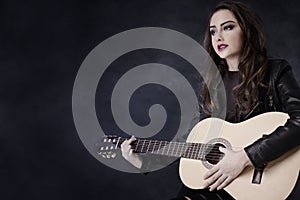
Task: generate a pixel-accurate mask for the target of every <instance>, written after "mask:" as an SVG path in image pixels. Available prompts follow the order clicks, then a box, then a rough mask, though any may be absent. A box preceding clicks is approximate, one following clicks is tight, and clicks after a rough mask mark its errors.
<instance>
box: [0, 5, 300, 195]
mask: <svg viewBox="0 0 300 200" xmlns="http://www.w3.org/2000/svg"><path fill="white" fill-rule="evenodd" d="M217 2H218V1H200V0H162V1H145V0H140V1H138V0H134V1H121V0H107V1H104V0H101V1H26V2H25V1H24V2H23V1H19V2H18V1H8V0H6V1H1V2H0V16H1V17H0V24H1V27H0V30H1V31H0V34H1V37H0V70H1V71H0V86H1V87H0V185H1V187H0V198H1V199H19V198H22V199H170V198H172V197H174V196H176V193H177V192H178V190H179V189H180V186H181V183H180V180H179V176H178V171H177V167H178V166H177V164H174V165H172V166H169V167H166V168H164V169H162V170H160V171H156V172H153V173H150V174H148V175H146V176H145V175H143V174H128V173H124V172H120V171H117V170H114V169H111V168H108V167H106V166H105V165H103V164H101V163H100V162H99V161H97V160H96V159H95V158H94V157H92V156H91V155H90V154H89V153H88V151H87V150H86V149H85V147H84V146H83V144H82V143H81V141H80V139H79V137H78V134H77V132H76V128H75V125H74V122H73V117H72V89H73V83H74V80H75V77H76V73H77V71H78V69H79V67H80V65H81V63H82V61H83V60H84V58H85V57H86V56H87V54H88V53H89V52H90V51H91V50H92V49H93V48H94V47H95V46H97V45H98V44H99V43H101V42H102V41H103V40H105V39H107V38H108V37H110V36H113V35H114V34H117V33H119V32H122V31H125V30H128V29H132V28H138V27H148V26H155V27H165V28H170V29H174V30H177V31H180V32H182V33H184V34H186V35H188V36H190V37H192V38H193V39H195V40H196V41H198V42H199V43H201V44H202V40H203V33H204V29H205V26H206V20H207V16H208V13H209V11H210V10H211V9H212V8H213V7H214V6H215V5H216V3H217ZM243 2H245V3H247V4H248V5H249V6H250V7H251V8H252V9H253V10H255V11H256V12H257V13H258V14H259V16H260V17H261V18H262V20H263V22H264V25H265V31H266V33H267V39H268V47H269V49H270V54H271V55H273V56H277V57H283V58H285V59H286V60H288V61H289V62H290V64H291V65H292V66H293V69H294V73H295V76H296V78H297V79H298V81H300V68H299V67H300V66H299V65H300V64H299V61H300V57H299V52H298V48H299V47H300V37H299V32H300V29H299V27H300V23H299V17H300V3H299V1H297V0H285V1H271V0H267V1H243ZM279 181H280V180H279ZM298 188H299V187H298ZM297 193H298V198H299V196H300V195H299V190H298V191H297ZM294 199H296V194H295V195H294Z"/></svg>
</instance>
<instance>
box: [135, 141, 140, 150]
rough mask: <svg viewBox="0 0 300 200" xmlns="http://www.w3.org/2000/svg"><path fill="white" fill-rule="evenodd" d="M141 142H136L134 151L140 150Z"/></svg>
mask: <svg viewBox="0 0 300 200" xmlns="http://www.w3.org/2000/svg"><path fill="white" fill-rule="evenodd" d="M139 142H140V140H137V142H136V144H135V148H134V151H135V152H138V146H139Z"/></svg>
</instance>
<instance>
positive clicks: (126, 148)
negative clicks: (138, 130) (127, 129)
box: [121, 136, 142, 169]
mask: <svg viewBox="0 0 300 200" xmlns="http://www.w3.org/2000/svg"><path fill="white" fill-rule="evenodd" d="M135 140H136V138H135V137H134V136H131V138H130V139H128V140H125V141H124V142H123V143H122V144H121V152H122V156H123V157H124V158H125V159H126V160H127V161H128V162H130V163H131V164H132V165H133V166H135V167H137V168H139V169H140V168H141V167H142V159H141V158H140V156H139V155H138V154H136V153H133V149H132V146H131V145H130V144H131V142H133V141H135Z"/></svg>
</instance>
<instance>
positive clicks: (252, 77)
mask: <svg viewBox="0 0 300 200" xmlns="http://www.w3.org/2000/svg"><path fill="white" fill-rule="evenodd" d="M223 9H226V10H229V11H231V13H232V14H233V15H234V16H235V18H236V19H237V21H238V23H239V26H240V27H241V30H242V34H243V47H242V52H241V56H240V60H239V66H238V69H239V73H240V77H241V80H240V82H239V84H238V85H237V86H236V87H235V88H234V89H233V96H234V99H235V101H236V102H235V103H236V105H237V107H238V110H239V112H240V113H241V114H246V113H248V112H249V111H250V110H251V109H252V108H253V107H254V106H255V105H256V104H257V102H258V95H259V94H258V89H259V87H265V85H264V84H263V79H264V76H265V73H266V70H267V65H268V59H267V51H266V44H265V35H264V32H263V28H262V22H261V20H260V18H259V17H258V16H257V15H256V14H255V13H254V12H253V11H251V10H250V9H249V8H248V7H247V6H245V5H244V4H243V3H240V2H236V1H223V2H220V3H219V4H218V5H217V6H216V7H215V9H214V10H213V12H212V13H211V15H210V16H209V22H208V26H207V30H206V32H205V38H204V47H205V49H206V50H207V52H208V53H209V55H210V56H211V58H212V59H213V61H214V62H215V64H216V65H217V67H218V69H219V71H220V73H221V75H222V76H223V75H224V72H225V71H226V70H228V65H227V63H226V60H225V59H222V58H220V57H219V56H218V55H217V54H216V52H215V51H214V49H213V46H212V39H211V34H210V30H209V25H210V20H211V17H212V16H213V14H214V13H215V12H217V11H219V10H223ZM212 81H213V80H210V81H207V83H206V84H203V87H202V90H201V97H202V98H201V99H202V100H201V103H200V105H201V107H202V109H203V111H204V112H205V113H206V114H211V113H212V112H214V109H215V107H214V103H213V102H212V100H211V98H210V94H209V89H208V88H209V86H208V85H207V84H209V83H210V82H212Z"/></svg>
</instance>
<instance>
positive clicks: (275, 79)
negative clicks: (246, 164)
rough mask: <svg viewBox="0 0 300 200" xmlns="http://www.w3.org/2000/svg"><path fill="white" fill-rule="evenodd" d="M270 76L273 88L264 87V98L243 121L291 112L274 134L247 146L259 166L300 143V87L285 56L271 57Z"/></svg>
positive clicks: (267, 77)
mask: <svg viewBox="0 0 300 200" xmlns="http://www.w3.org/2000/svg"><path fill="white" fill-rule="evenodd" d="M268 74H269V76H266V80H265V82H266V83H267V84H268V86H269V88H268V89H267V90H266V91H262V92H261V95H260V97H259V99H260V101H259V103H258V104H257V106H255V108H254V109H253V110H251V111H250V112H249V113H248V114H247V115H245V116H240V117H241V121H243V120H246V119H249V118H251V117H253V116H255V115H258V114H260V113H263V112H268V111H281V112H285V113H288V115H289V117H290V119H288V121H287V122H286V123H285V125H284V126H280V127H278V128H277V129H276V130H275V131H274V132H273V133H271V134H270V135H268V136H266V137H263V138H260V139H258V140H257V141H255V142H254V143H253V144H251V145H249V146H247V147H246V148H245V151H246V153H247V155H248V157H249V159H250V160H251V162H252V164H253V165H254V166H255V167H260V166H263V165H264V164H266V163H268V162H269V161H271V160H274V159H276V158H278V157H279V156H281V155H282V154H284V153H285V152H287V151H288V150H290V149H292V148H294V147H296V146H298V145H300V88H299V86H298V83H297V81H296V79H295V77H294V75H293V72H292V69H291V66H290V65H289V63H288V62H286V61H285V60H282V59H270V60H269V69H268Z"/></svg>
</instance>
